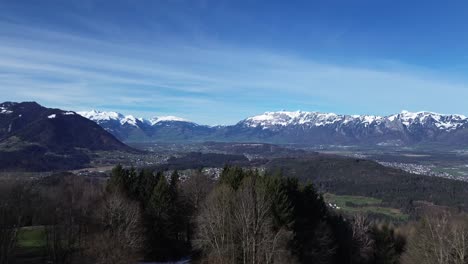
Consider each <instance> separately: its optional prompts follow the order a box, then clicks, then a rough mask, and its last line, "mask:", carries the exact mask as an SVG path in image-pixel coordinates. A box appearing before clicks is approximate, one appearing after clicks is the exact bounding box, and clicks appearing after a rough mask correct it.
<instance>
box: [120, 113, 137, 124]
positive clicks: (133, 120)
mask: <svg viewBox="0 0 468 264" xmlns="http://www.w3.org/2000/svg"><path fill="white" fill-rule="evenodd" d="M137 120H138V119H137V118H136V117H134V116H132V115H126V116H125V117H124V118H121V119H120V124H122V125H124V124H129V125H132V126H137Z"/></svg>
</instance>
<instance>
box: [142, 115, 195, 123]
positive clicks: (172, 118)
mask: <svg viewBox="0 0 468 264" xmlns="http://www.w3.org/2000/svg"><path fill="white" fill-rule="evenodd" d="M149 121H150V124H151V125H155V124H157V123H159V122H166V121H179V122H189V121H188V120H187V119H184V118H181V117H177V116H159V117H157V116H155V117H153V118H151V120H149Z"/></svg>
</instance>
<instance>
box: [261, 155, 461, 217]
mask: <svg viewBox="0 0 468 264" xmlns="http://www.w3.org/2000/svg"><path fill="white" fill-rule="evenodd" d="M266 166H267V168H268V170H269V171H271V172H278V171H280V172H282V174H283V175H287V176H290V177H298V178H300V179H301V180H303V181H310V182H312V183H313V184H314V185H315V186H316V187H317V188H318V189H319V190H321V191H322V192H332V193H336V194H346V195H360V196H370V197H376V198H381V199H383V200H384V202H385V203H387V204H388V205H391V206H395V207H397V208H406V207H411V206H410V204H411V203H412V202H414V201H429V202H433V203H435V204H438V205H446V206H451V207H459V208H464V209H465V210H467V209H468V191H467V190H468V183H467V182H461V181H455V180H450V179H444V178H438V177H429V176H424V175H415V174H410V173H407V172H404V171H402V170H398V169H393V168H388V167H384V166H382V165H380V164H378V163H376V162H374V161H369V160H362V159H353V158H345V157H338V156H331V155H316V156H309V157H306V158H282V159H274V160H272V161H270V162H269V163H268V164H267V165H266Z"/></svg>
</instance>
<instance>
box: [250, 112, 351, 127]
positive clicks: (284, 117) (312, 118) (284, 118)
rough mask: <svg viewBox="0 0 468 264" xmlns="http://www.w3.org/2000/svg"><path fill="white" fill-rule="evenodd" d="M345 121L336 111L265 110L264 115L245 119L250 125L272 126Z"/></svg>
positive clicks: (317, 124)
mask: <svg viewBox="0 0 468 264" xmlns="http://www.w3.org/2000/svg"><path fill="white" fill-rule="evenodd" d="M339 121H344V116H340V115H337V114H334V113H318V112H304V111H295V112H288V111H278V112H265V113H264V114H262V115H258V116H253V117H249V118H247V119H245V120H244V122H245V123H246V124H247V126H250V127H264V128H265V127H271V126H288V125H303V124H309V125H313V126H324V125H329V124H333V123H335V122H339Z"/></svg>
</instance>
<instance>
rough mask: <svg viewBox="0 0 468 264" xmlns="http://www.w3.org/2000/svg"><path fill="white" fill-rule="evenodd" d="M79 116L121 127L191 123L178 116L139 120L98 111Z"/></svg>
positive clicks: (83, 113) (84, 112) (82, 113)
mask: <svg viewBox="0 0 468 264" xmlns="http://www.w3.org/2000/svg"><path fill="white" fill-rule="evenodd" d="M77 113H78V114H79V115H81V116H83V117H85V118H87V119H90V120H92V121H94V122H96V123H98V124H99V123H103V122H105V121H118V122H119V123H120V124H121V125H124V124H128V125H132V126H138V122H141V123H144V124H147V125H155V124H157V123H159V122H163V121H183V122H189V121H187V120H186V119H183V118H180V117H176V116H160V117H153V118H152V119H150V120H147V119H145V118H138V117H135V116H133V115H122V114H120V113H117V112H101V111H97V110H91V111H89V112H86V111H83V112H77Z"/></svg>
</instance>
